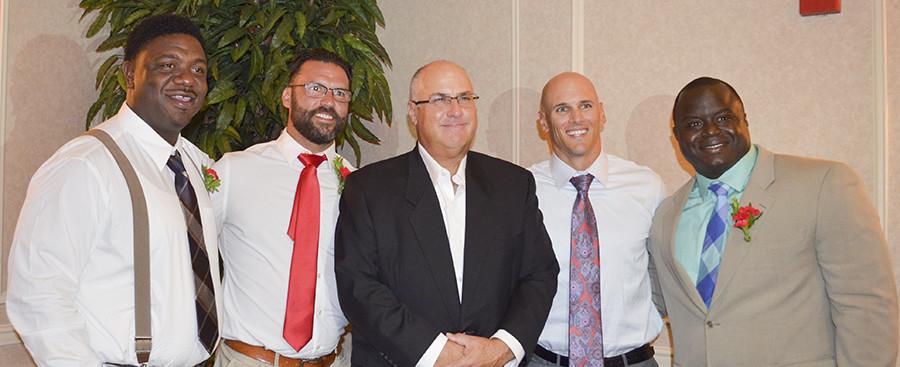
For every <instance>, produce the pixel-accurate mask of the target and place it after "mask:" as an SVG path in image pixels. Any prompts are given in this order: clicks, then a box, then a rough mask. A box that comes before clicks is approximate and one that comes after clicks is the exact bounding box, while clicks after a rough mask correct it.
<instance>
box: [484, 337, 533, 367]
mask: <svg viewBox="0 0 900 367" xmlns="http://www.w3.org/2000/svg"><path fill="white" fill-rule="evenodd" d="M494 338H496V339H500V341H502V342H503V343H504V344H506V346H507V347H509V350H511V351H512V352H513V356H515V357H516V359H515V360H513V361H509V362H507V363H506V364H505V365H504V366H505V367H515V366H518V365H519V364H521V363H522V360H524V359H525V349H524V348H522V344H521V343H519V341H518V340H516V337H514V336H512V334H510V333H509V332H508V331H506V330H503V329H500V330H497V332H496V333H494V335H491V339H494Z"/></svg>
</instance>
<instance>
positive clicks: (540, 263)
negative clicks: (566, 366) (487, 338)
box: [500, 174, 559, 354]
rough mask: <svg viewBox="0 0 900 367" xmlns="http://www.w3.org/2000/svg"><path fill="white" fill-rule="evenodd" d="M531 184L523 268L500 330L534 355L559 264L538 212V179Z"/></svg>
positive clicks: (526, 209)
mask: <svg viewBox="0 0 900 367" xmlns="http://www.w3.org/2000/svg"><path fill="white" fill-rule="evenodd" d="M527 180H528V183H527V185H528V189H527V191H526V196H525V198H524V200H525V205H524V207H523V208H524V215H523V216H522V218H523V219H522V220H523V223H522V228H523V233H522V234H523V236H522V238H523V241H524V243H523V244H522V251H523V254H522V266H521V268H520V270H519V274H518V279H517V286H516V289H515V291H514V292H513V294H512V298H511V299H510V300H509V309H508V310H507V312H506V316H505V317H504V319H503V321H502V322H501V324H500V325H501V327H500V328H501V329H503V330H506V331H507V332H509V333H510V334H512V335H513V336H514V337H515V338H516V340H518V341H519V343H520V344H521V345H522V348H523V349H525V351H526V353H529V354H530V352H531V351H533V350H534V346H535V345H536V344H537V339H538V337H539V336H540V334H541V330H543V328H544V323H546V321H547V316H548V315H549V314H550V306H551V304H552V302H553V296H554V295H556V282H557V275H558V274H559V263H558V262H557V261H556V255H555V254H554V253H553V244H552V243H551V242H550V236H549V235H548V234H547V230H546V228H544V217H543V215H542V214H541V211H540V209H538V201H537V196H536V195H535V184H534V177H533V176H532V175H530V174H529V175H527Z"/></svg>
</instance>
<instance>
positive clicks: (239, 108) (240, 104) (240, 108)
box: [234, 97, 248, 126]
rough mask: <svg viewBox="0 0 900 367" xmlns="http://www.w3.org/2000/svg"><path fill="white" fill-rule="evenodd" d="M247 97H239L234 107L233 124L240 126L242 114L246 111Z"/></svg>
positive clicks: (242, 118)
mask: <svg viewBox="0 0 900 367" xmlns="http://www.w3.org/2000/svg"><path fill="white" fill-rule="evenodd" d="M247 103H248V102H247V98H246V97H239V98H238V101H237V105H236V106H235V108H234V125H237V126H240V124H241V123H242V122H243V121H244V114H245V113H246V112H247Z"/></svg>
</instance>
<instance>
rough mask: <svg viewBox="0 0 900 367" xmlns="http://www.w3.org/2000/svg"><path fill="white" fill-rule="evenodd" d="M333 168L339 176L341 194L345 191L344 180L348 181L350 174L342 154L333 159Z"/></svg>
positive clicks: (339, 191)
mask: <svg viewBox="0 0 900 367" xmlns="http://www.w3.org/2000/svg"><path fill="white" fill-rule="evenodd" d="M331 168H334V173H335V174H336V175H337V176H338V194H340V193H342V192H344V182H345V181H347V176H350V169H349V168H347V166H345V165H344V158H342V157H340V156H338V157H334V159H332V160H331Z"/></svg>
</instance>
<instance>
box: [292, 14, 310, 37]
mask: <svg viewBox="0 0 900 367" xmlns="http://www.w3.org/2000/svg"><path fill="white" fill-rule="evenodd" d="M294 22H295V23H297V27H296V29H297V37H298V38H303V35H304V34H306V24H307V23H306V14H303V12H300V11H298V12H295V13H294Z"/></svg>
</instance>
